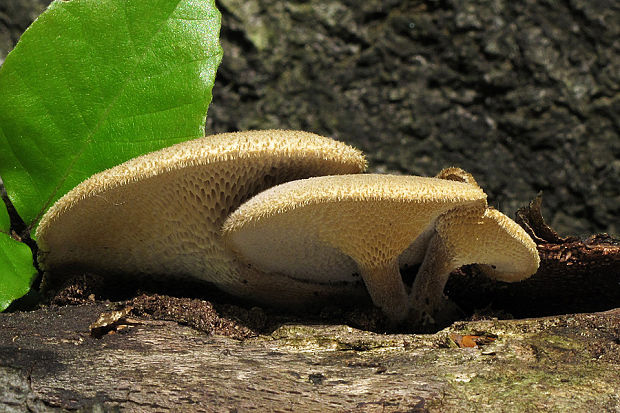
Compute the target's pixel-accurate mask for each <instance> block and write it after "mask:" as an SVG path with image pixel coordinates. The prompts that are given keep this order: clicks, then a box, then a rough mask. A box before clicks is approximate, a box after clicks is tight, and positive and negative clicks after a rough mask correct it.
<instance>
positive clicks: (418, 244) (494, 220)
mask: <svg viewBox="0 0 620 413" xmlns="http://www.w3.org/2000/svg"><path fill="white" fill-rule="evenodd" d="M439 177H440V178H422V177H411V176H391V175H342V176H331V177H317V178H310V179H305V180H302V181H294V182H289V183H286V184H282V185H278V186H276V187H273V188H271V189H269V190H267V191H264V192H262V193H260V194H258V195H257V196H255V197H253V198H252V199H250V200H249V201H248V202H246V203H245V204H243V205H242V206H241V207H239V208H238V209H237V210H236V211H234V212H233V213H232V214H231V215H230V217H229V218H228V219H227V220H226V222H225V223H224V226H223V234H224V238H225V242H226V245H228V246H229V247H230V248H231V249H232V250H233V251H235V252H236V253H237V254H238V255H239V256H240V257H241V259H242V260H244V261H246V262H248V263H251V264H252V265H253V266H255V267H256V268H259V269H260V270H261V271H263V272H265V273H280V274H287V275H288V276H290V277H291V278H294V279H300V280H312V281H314V282H319V283H341V282H349V283H350V282H352V281H353V280H354V279H355V277H356V274H360V275H361V277H362V278H363V280H364V283H365V285H366V287H367V288H368V292H369V294H370V297H371V298H372V300H373V302H374V304H375V305H376V306H378V307H380V308H381V309H382V310H383V312H384V313H385V314H386V315H387V316H388V318H390V319H391V320H392V321H394V322H396V323H397V322H401V321H403V320H405V319H406V318H409V320H410V321H411V322H413V323H415V324H418V323H420V322H430V323H433V322H434V320H433V319H432V316H434V315H435V312H439V311H441V310H442V308H443V305H444V303H443V300H444V295H443V288H444V286H445V283H446V281H447V276H448V275H449V274H450V271H452V270H453V269H455V268H457V267H459V266H461V265H463V264H469V263H480V264H489V265H494V266H495V268H494V269H493V270H492V271H491V269H490V268H491V267H489V274H491V275H495V276H496V278H502V279H505V280H511V281H513V280H517V279H522V278H524V277H527V276H528V275H530V274H532V273H533V272H535V271H536V268H537V266H538V255H537V253H536V248H535V245H534V244H533V242H532V241H531V239H529V237H528V236H527V234H525V232H524V231H523V230H522V229H520V227H519V226H518V225H517V224H515V223H514V222H513V221H511V220H510V219H509V218H507V217H505V216H504V215H502V214H501V213H499V212H497V211H495V210H493V209H490V208H487V205H486V195H485V194H484V192H483V191H482V190H481V189H480V188H479V187H478V185H477V184H476V183H475V180H474V179H473V177H471V175H469V174H466V173H465V172H464V171H462V170H459V169H456V168H455V169H454V170H452V171H448V170H446V171H442V173H440V175H439ZM459 181H461V182H459ZM420 262H422V265H421V269H420V271H419V273H418V276H417V277H416V281H415V283H414V285H413V291H412V292H411V294H410V296H409V294H408V291H407V288H406V287H405V285H404V284H403V281H402V278H401V275H400V272H399V266H402V265H404V264H411V263H420ZM411 306H412V307H413V308H410V307H411Z"/></svg>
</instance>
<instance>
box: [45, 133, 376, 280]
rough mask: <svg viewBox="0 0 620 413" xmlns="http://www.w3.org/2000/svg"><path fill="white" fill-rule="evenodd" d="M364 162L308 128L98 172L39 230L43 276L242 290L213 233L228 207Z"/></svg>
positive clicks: (230, 139)
mask: <svg viewBox="0 0 620 413" xmlns="http://www.w3.org/2000/svg"><path fill="white" fill-rule="evenodd" d="M365 166H366V161H365V159H364V157H363V155H362V154H361V153H360V152H359V151H357V150H356V149H353V148H351V147H350V146H348V145H346V144H344V143H341V142H337V141H334V140H332V139H329V138H324V137H321V136H318V135H314V134H311V133H307V132H298V131H258V132H239V133H230V134H221V135H215V136H209V137H206V138H201V139H196V140H193V141H188V142H184V143H181V144H177V145H174V146H171V147H169V148H165V149H162V150H160V151H157V152H153V153H150V154H147V155H144V156H141V157H138V158H135V159H132V160H129V161H127V162H125V163H123V164H121V165H118V166H117V167H114V168H111V169H109V170H106V171H103V172H101V173H99V174H96V175H94V176H92V177H91V178H89V179H87V180H86V181H84V182H82V183H81V184H79V185H78V186H77V187H75V188H74V189H73V190H72V191H70V192H69V193H67V194H66V195H65V196H64V197H62V198H61V199H60V200H59V201H58V202H57V203H56V204H54V205H53V206H52V207H51V208H50V210H49V211H48V212H47V213H46V214H45V215H44V217H43V218H42V220H41V223H40V225H39V227H38V228H37V232H36V235H37V239H38V242H39V246H40V255H39V261H40V264H41V266H42V268H43V269H44V270H47V271H49V270H54V269H57V268H61V267H65V266H78V267H81V268H91V269H94V270H97V271H104V272H110V273H121V274H132V273H140V274H149V275H153V276H156V275H157V274H166V275H178V276H189V277H194V278H198V279H203V280H207V281H210V282H213V283H215V284H217V285H219V286H220V287H222V288H223V289H224V290H227V291H231V292H234V291H233V290H234V289H235V288H236V287H238V286H239V285H240V284H242V280H240V279H239V270H238V268H237V267H238V263H237V262H236V260H235V258H234V256H232V254H231V253H229V252H228V251H226V250H225V249H224V248H223V246H222V245H221V242H220V233H219V231H220V228H221V225H222V223H223V222H224V219H225V218H226V216H227V215H228V214H229V213H230V212H231V211H233V210H234V209H235V208H236V207H238V206H239V205H240V204H241V203H243V202H244V201H245V200H247V199H248V198H250V197H251V196H253V195H255V194H256V193H258V192H260V191H262V190H264V189H266V188H269V187H271V186H273V185H276V184H279V183H282V182H286V181H289V180H294V179H301V178H307V177H309V176H316V175H325V174H330V175H333V174H350V173H359V172H362V171H363V170H364V168H365ZM236 268H237V269H236ZM246 278H247V277H246ZM257 279H258V277H257ZM246 281H247V280H246ZM253 287H255V286H252V285H249V286H247V287H240V288H242V289H243V288H245V289H246V290H248V291H249V290H251V288H253Z"/></svg>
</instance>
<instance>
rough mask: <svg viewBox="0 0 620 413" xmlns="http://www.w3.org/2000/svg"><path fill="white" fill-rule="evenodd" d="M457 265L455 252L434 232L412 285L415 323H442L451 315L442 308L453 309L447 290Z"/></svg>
mask: <svg viewBox="0 0 620 413" xmlns="http://www.w3.org/2000/svg"><path fill="white" fill-rule="evenodd" d="M455 268H456V267H455V265H454V263H453V260H452V256H451V254H450V253H449V250H448V248H447V247H446V245H445V243H444V242H443V240H442V239H441V236H440V235H439V234H435V235H433V236H432V237H431V240H430V242H429V244H428V247H427V249H426V254H425V256H424V261H423V262H422V265H421V266H420V269H419V270H418V274H417V275H416V278H415V281H414V282H413V286H412V287H411V294H410V304H409V305H410V308H411V311H410V314H409V319H410V321H411V322H412V323H413V324H421V325H434V324H441V322H442V321H444V320H443V319H444V318H446V317H448V318H449V314H445V316H446V317H443V316H442V312H443V311H442V310H447V311H448V312H449V311H450V309H449V308H448V299H447V298H446V296H445V295H444V294H443V290H444V287H445V286H446V283H447V282H448V278H449V277H450V273H451V272H452V270H454V269H455ZM440 318H441V320H440Z"/></svg>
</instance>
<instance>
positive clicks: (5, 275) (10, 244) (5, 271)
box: [0, 206, 37, 311]
mask: <svg viewBox="0 0 620 413" xmlns="http://www.w3.org/2000/svg"><path fill="white" fill-rule="evenodd" d="M2 208H4V206H2ZM36 275H37V273H36V271H35V269H34V267H33V266H32V253H31V252H30V248H28V246H27V245H26V244H22V243H21V242H17V241H15V240H14V239H13V238H11V237H9V236H8V235H7V234H5V233H0V311H4V310H5V309H6V308H7V307H8V306H9V304H11V301H13V300H15V299H17V298H19V297H21V296H23V295H24V294H26V293H27V292H28V290H29V289H30V283H31V282H32V280H33V279H34V277H35V276H36Z"/></svg>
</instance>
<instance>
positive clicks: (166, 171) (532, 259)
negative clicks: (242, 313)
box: [36, 131, 539, 325]
mask: <svg viewBox="0 0 620 413" xmlns="http://www.w3.org/2000/svg"><path fill="white" fill-rule="evenodd" d="M365 167H366V161H365V159H364V156H363V155H362V154H361V152H359V151H358V150H356V149H354V148H352V147H350V146H348V145H345V144H344V143H341V142H337V141H334V140H331V139H328V138H324V137H320V136H318V135H314V134H311V133H306V132H296V131H258V132H239V133H229V134H221V135H215V136H209V137H206V138H202V139H196V140H193V141H188V142H184V143H180V144H177V145H174V146H171V147H169V148H166V149H162V150H160V151H156V152H152V153H150V154H147V155H144V156H141V157H138V158H135V159H132V160H129V161H127V162H125V163H123V164H121V165H118V166H116V167H114V168H111V169H108V170H106V171H103V172H101V173H99V174H96V175H93V176H92V177H91V178H89V179H87V180H85V181H84V182H82V183H81V184H79V185H78V186H76V187H75V188H74V189H73V190H71V191H70V192H69V193H67V194H66V195H65V196H63V197H62V198H61V199H60V200H58V201H57V202H56V203H55V204H54V205H53V206H52V207H51V208H50V209H49V210H48V211H47V213H46V214H45V215H44V216H43V218H42V220H41V222H40V224H39V227H38V228H37V231H36V236H37V239H38V242H39V247H40V248H39V257H38V259H39V263H40V266H41V268H42V269H43V270H44V271H46V272H54V271H56V270H59V269H63V268H70V267H77V268H80V269H88V270H94V271H104V272H106V273H110V274H116V275H134V274H136V275H143V276H154V277H156V276H167V277H170V276H172V277H191V278H194V279H198V280H204V281H207V282H210V283H212V284H215V285H216V286H217V287H219V288H220V289H222V290H224V291H226V292H229V293H232V294H234V295H237V296H240V297H244V298H247V299H251V300H254V301H258V302H263V303H268V304H272V305H279V306H287V307H289V308H293V307H297V308H301V307H307V306H309V305H313V304H320V303H322V302H323V303H324V302H326V301H327V300H333V299H334V298H336V297H343V298H345V297H346V298H349V299H355V300H358V299H368V296H370V298H371V299H372V301H373V303H374V304H375V305H376V306H377V307H380V308H381V310H382V311H383V312H384V313H385V314H386V316H387V317H388V318H389V319H390V320H391V321H392V322H393V323H395V324H396V323H401V322H405V321H406V322H408V323H410V324H413V325H419V324H434V323H436V321H437V319H436V317H437V316H438V315H441V313H442V311H444V310H445V309H446V308H447V306H446V304H447V300H446V299H445V296H444V295H443V289H444V286H445V284H446V281H447V279H448V276H449V274H450V272H451V271H452V270H454V269H456V268H458V267H460V266H462V265H464V264H479V265H480V266H481V268H482V269H483V271H484V272H485V273H486V274H487V275H489V276H491V277H494V278H496V279H500V280H504V281H518V280H521V279H524V278H527V277H528V276H529V275H531V274H533V273H534V272H535V271H536V269H537V268H538V264H539V258H538V253H537V250H536V245H535V244H534V242H533V241H532V240H531V239H530V238H529V236H528V235H527V234H526V233H525V231H524V230H523V229H521V227H519V226H518V225H517V224H516V223H515V222H513V221H512V220H511V219H509V218H508V217H506V216H505V215H503V214H501V213H500V212H498V211H496V210H495V209H493V208H490V207H488V206H487V201H486V194H485V193H484V192H483V190H482V189H481V188H480V187H479V186H478V184H477V183H476V181H475V179H474V178H473V177H472V176H471V175H470V174H468V173H467V172H465V171H463V170H461V169H459V168H447V169H444V170H443V171H441V172H440V173H439V175H437V176H436V177H434V178H426V177H417V176H394V175H377V174H361V172H363V171H364V169H365ZM411 264H420V267H419V270H418V274H417V276H416V278H415V281H414V283H413V285H412V286H408V285H405V283H404V281H403V278H402V277H401V274H400V268H402V267H403V266H405V265H411Z"/></svg>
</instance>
